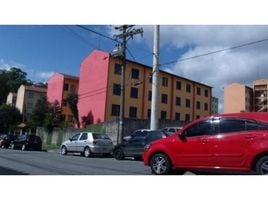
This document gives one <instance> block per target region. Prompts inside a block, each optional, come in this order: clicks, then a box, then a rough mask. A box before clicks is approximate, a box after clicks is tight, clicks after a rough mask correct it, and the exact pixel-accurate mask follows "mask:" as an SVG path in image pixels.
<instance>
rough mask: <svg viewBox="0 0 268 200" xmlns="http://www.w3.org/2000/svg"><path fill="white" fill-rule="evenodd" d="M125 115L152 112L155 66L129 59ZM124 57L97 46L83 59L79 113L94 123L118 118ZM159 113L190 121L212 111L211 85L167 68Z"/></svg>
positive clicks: (161, 79) (161, 77)
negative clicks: (118, 57)
mask: <svg viewBox="0 0 268 200" xmlns="http://www.w3.org/2000/svg"><path fill="white" fill-rule="evenodd" d="M125 74H126V79H125V105H124V116H125V117H126V118H137V119H148V118H150V114H151V110H150V109H151V98H152V91H151V90H152V89H151V88H152V81H151V76H152V68H151V67H149V66H146V65H143V64H140V63H136V62H133V61H130V60H127V62H126V68H125ZM120 80H121V60H120V59H117V58H113V57H111V56H110V54H109V53H107V52H103V51H99V50H95V51H93V52H92V53H91V54H90V55H89V56H87V57H86V58H85V59H84V60H83V61H82V63H81V68H80V83H79V90H78V94H79V103H78V109H79V117H80V120H81V122H82V124H83V121H84V120H85V119H90V121H91V123H97V122H103V121H107V120H112V119H116V118H118V117H119V113H120V95H121V94H120V93H121V91H120ZM159 87H160V90H159V115H158V117H159V118H161V119H169V120H181V121H191V120H194V119H196V118H199V117H202V116H206V115H210V114H211V92H212V88H211V87H210V86H208V85H205V84H201V83H198V82H195V81H193V80H189V79H186V78H183V77H179V76H176V75H173V74H170V73H167V72H164V71H160V73H159Z"/></svg>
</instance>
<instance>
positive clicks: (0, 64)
mask: <svg viewBox="0 0 268 200" xmlns="http://www.w3.org/2000/svg"><path fill="white" fill-rule="evenodd" d="M11 68H24V65H22V64H19V63H16V62H14V61H5V60H4V59H0V69H4V70H10V69H11Z"/></svg>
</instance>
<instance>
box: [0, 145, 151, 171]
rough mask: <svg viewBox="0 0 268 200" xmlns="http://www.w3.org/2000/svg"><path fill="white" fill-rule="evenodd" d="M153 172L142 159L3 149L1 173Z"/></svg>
mask: <svg viewBox="0 0 268 200" xmlns="http://www.w3.org/2000/svg"><path fill="white" fill-rule="evenodd" d="M3 174H4V175H20V174H21V175H26V174H29V175H150V174H151V171H150V168H149V167H146V166H144V165H143V162H142V161H134V160H131V159H129V160H123V161H118V160H115V159H114V158H103V157H101V156H94V157H91V158H85V157H82V156H80V155H67V156H62V155H60V154H59V153H58V152H38V151H20V150H11V149H0V175H3Z"/></svg>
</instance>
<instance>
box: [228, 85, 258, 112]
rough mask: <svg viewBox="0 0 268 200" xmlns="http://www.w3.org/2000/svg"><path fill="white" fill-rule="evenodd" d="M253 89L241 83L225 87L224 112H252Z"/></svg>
mask: <svg viewBox="0 0 268 200" xmlns="http://www.w3.org/2000/svg"><path fill="white" fill-rule="evenodd" d="M252 105H253V89H252V88H250V87H248V86H246V85H243V84H239V83H232V84H230V85H227V86H226V87H225V88H224V113H235V112H252V111H253V110H254V109H253V106H252Z"/></svg>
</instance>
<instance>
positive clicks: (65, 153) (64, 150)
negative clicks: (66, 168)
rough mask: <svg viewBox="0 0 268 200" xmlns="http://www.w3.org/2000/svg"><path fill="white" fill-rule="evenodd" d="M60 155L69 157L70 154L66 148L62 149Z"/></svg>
mask: <svg viewBox="0 0 268 200" xmlns="http://www.w3.org/2000/svg"><path fill="white" fill-rule="evenodd" d="M60 153H61V155H67V153H68V151H67V148H66V147H65V146H63V147H61V149H60Z"/></svg>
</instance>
